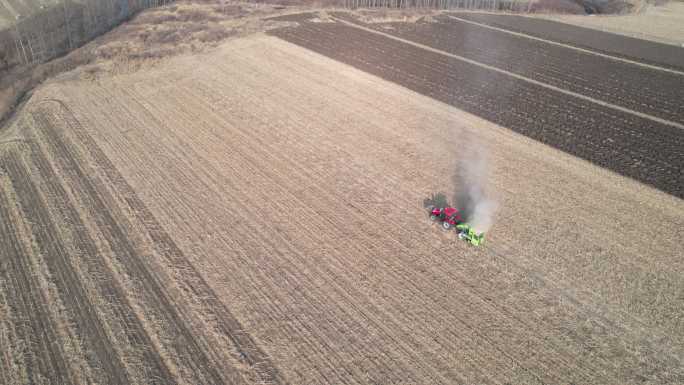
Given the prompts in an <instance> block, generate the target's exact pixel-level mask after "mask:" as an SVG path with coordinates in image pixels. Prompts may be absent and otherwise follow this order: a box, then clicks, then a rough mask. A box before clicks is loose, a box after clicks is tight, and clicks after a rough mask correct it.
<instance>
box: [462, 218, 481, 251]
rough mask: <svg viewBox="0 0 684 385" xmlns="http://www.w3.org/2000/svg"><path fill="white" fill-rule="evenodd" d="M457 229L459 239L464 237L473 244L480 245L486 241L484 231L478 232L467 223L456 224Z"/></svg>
mask: <svg viewBox="0 0 684 385" xmlns="http://www.w3.org/2000/svg"><path fill="white" fill-rule="evenodd" d="M456 230H457V231H458V238H459V239H464V240H465V241H466V242H469V243H470V244H471V245H473V246H479V245H481V244H482V243H483V242H484V233H479V234H478V233H477V232H475V229H473V228H472V227H470V226H469V225H468V224H466V223H461V224H458V225H456Z"/></svg>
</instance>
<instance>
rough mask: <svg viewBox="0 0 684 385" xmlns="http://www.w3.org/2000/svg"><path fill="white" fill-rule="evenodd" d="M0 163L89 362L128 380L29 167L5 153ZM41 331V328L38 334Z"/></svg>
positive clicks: (110, 377)
mask: <svg viewBox="0 0 684 385" xmlns="http://www.w3.org/2000/svg"><path fill="white" fill-rule="evenodd" d="M1 162H2V165H1V166H2V167H3V168H4V169H5V171H6V173H7V175H8V176H9V177H10V179H11V180H12V184H13V185H14V186H15V188H16V196H17V197H18V199H19V204H20V206H21V208H22V210H23V214H24V217H25V218H26V220H27V221H28V222H30V223H31V224H32V225H33V226H32V230H33V232H34V236H35V239H36V243H37V247H38V249H39V251H40V253H41V254H42V255H43V256H44V257H45V262H46V263H47V265H48V268H49V270H50V272H51V273H52V275H53V277H54V279H55V284H56V285H57V289H58V290H59V292H60V294H61V296H62V300H63V302H64V305H65V307H66V308H67V310H68V311H69V313H70V317H69V319H70V321H71V322H72V323H73V324H74V325H75V326H76V330H78V331H79V332H80V333H82V334H81V336H82V339H83V341H84V343H85V344H86V346H87V348H88V349H89V350H90V351H92V352H94V356H91V357H88V361H89V363H90V364H91V366H92V367H95V368H102V370H103V372H104V375H105V376H106V381H105V382H106V383H111V384H126V383H129V382H130V381H129V379H128V374H127V372H126V370H125V368H124V366H123V363H122V362H121V360H120V358H119V357H118V355H117V354H116V352H115V351H114V349H113V348H112V345H111V344H110V343H109V339H108V338H107V334H106V332H105V330H104V329H103V326H102V323H101V321H100V319H99V318H98V316H97V314H96V310H95V308H94V307H93V306H92V305H91V303H90V302H89V300H88V298H87V295H86V291H85V288H84V287H83V285H82V283H81V280H80V278H79V277H78V274H77V273H76V271H75V270H74V268H73V266H72V265H71V262H70V256H69V254H68V252H67V249H66V247H65V246H64V243H63V241H62V239H60V237H59V236H58V234H59V232H58V231H57V228H56V227H55V224H54V222H53V221H52V219H51V218H50V212H49V211H48V209H47V207H46V204H45V202H44V201H43V200H42V199H41V194H40V193H39V192H38V189H37V188H36V186H35V185H34V184H33V182H32V181H31V176H30V174H29V171H28V170H27V167H26V166H25V165H24V164H23V162H22V161H21V159H19V158H18V157H17V156H5V157H4V158H3V159H2V160H1ZM47 182H48V183H49V182H50V181H47ZM29 317H33V315H30V316H29ZM41 334H42V330H41V331H38V333H37V334H36V335H41ZM46 343H48V344H52V343H54V340H51V341H46ZM59 374H60V372H59V371H57V372H56V373H55V374H50V375H48V376H47V378H51V377H52V376H53V375H59Z"/></svg>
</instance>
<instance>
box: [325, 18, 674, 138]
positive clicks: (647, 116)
mask: <svg viewBox="0 0 684 385" xmlns="http://www.w3.org/2000/svg"><path fill="white" fill-rule="evenodd" d="M331 19H332V20H335V21H337V22H340V23H343V24H345V25H347V26H350V27H353V28H357V29H360V30H363V31H366V32H371V33H374V34H376V35H380V36H383V37H386V38H389V39H392V40H395V41H398V42H401V43H404V44H408V45H412V46H414V47H416V48H420V49H423V50H426V51H430V52H433V53H436V54H439V55H443V56H447V57H450V58H453V59H457V60H460V61H462V62H465V63H468V64H472V65H475V66H478V67H481V68H484V69H487V70H490V71H494V72H498V73H500V74H503V75H506V76H510V77H512V78H515V79H518V80H522V81H524V82H527V83H531V84H534V85H537V86H540V87H544V88H546V89H549V90H552V91H556V92H560V93H562V94H565V95H568V96H573V97H575V98H579V99H582V100H585V101H588V102H591V103H594V104H598V105H600V106H603V107H606V108H610V109H613V110H617V111H620V112H624V113H627V114H630V115H634V116H638V117H640V118H642V119H647V120H651V121H654V122H657V123H660V124H664V125H667V126H671V127H674V128H678V129H680V130H684V124H681V123H677V122H673V121H671V120H667V119H663V118H659V117H657V116H653V115H650V114H646V113H643V112H638V111H634V110H631V109H629V108H625V107H621V106H618V105H616V104H612V103H608V102H604V101H601V100H598V99H594V98H592V97H589V96H586V95H582V94H579V93H577V92H573V91H569V90H564V89H562V88H559V87H556V86H553V85H550V84H547V83H544V82H540V81H538V80H534V79H530V78H528V77H526V76H522V75H518V74H516V73H513V72H510V71H506V70H503V69H501V68H497V67H494V66H491V65H488V64H484V63H481V62H479V61H476V60H472V59H468V58H466V57H464V56H461V55H456V54H453V53H450V52H446V51H442V50H440V49H437V48H433V47H430V46H427V45H424V44H421V43H416V42H414V41H411V40H407V39H404V38H401V37H397V36H394V35H392V34H389V33H385V32H380V31H377V30H374V29H372V28H368V27H364V26H362V25H359V24H356V23H352V22H350V21H347V20H343V19H339V18H337V17H331Z"/></svg>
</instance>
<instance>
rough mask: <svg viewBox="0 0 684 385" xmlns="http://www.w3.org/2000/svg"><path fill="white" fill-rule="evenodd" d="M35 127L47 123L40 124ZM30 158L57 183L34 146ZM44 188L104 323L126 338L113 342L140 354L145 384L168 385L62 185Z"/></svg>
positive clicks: (45, 177)
mask: <svg viewBox="0 0 684 385" xmlns="http://www.w3.org/2000/svg"><path fill="white" fill-rule="evenodd" d="M39 124H43V125H44V124H49V123H48V122H45V121H43V122H41V123H39ZM32 139H38V138H32ZM62 155H63V154H62ZM31 159H32V161H33V162H34V164H36V166H37V169H38V170H39V172H40V173H41V174H42V178H43V180H46V181H58V180H60V179H59V178H58V177H57V175H55V172H54V170H53V168H52V166H51V165H50V163H49V162H48V160H47V159H46V158H45V156H44V155H43V153H42V152H41V150H40V148H38V146H37V145H34V146H33V151H32V153H31ZM70 182H71V183H72V184H71V185H72V187H73V189H72V191H79V190H81V189H79V188H78V187H76V185H77V184H79V183H80V182H82V181H78V180H76V181H75V180H71V181H70ZM46 189H47V190H46V191H44V192H45V195H46V196H48V197H50V198H51V202H50V206H51V207H52V208H53V209H54V210H55V211H57V212H58V213H59V214H58V215H59V218H56V217H55V221H59V225H60V226H68V227H69V228H70V230H71V232H70V233H71V236H72V237H73V238H72V239H71V242H72V244H73V247H74V248H75V249H76V250H77V253H78V254H79V256H78V261H79V263H80V264H81V269H83V270H85V271H87V274H88V276H89V277H90V278H91V280H92V282H93V284H94V285H95V286H96V287H97V290H98V294H99V295H100V298H101V299H102V300H103V301H106V302H107V303H108V305H109V308H110V309H111V310H112V311H113V312H114V313H115V315H116V319H113V320H107V321H106V322H108V323H112V324H113V323H118V325H121V326H120V327H121V328H122V331H123V333H124V334H125V335H126V340H125V341H117V342H118V343H125V344H126V345H127V346H129V347H131V348H133V349H134V350H135V351H139V352H142V357H143V358H144V362H143V364H144V365H145V375H146V378H147V383H149V384H168V383H172V382H174V381H173V376H172V375H171V373H170V371H169V369H168V368H167V367H166V365H165V364H164V363H163V362H162V360H161V358H160V356H159V354H158V353H157V352H156V351H155V350H154V349H153V345H152V342H151V340H150V337H149V336H148V335H147V333H146V332H145V329H144V327H143V325H142V323H141V321H140V319H139V318H138V317H137V316H136V315H135V312H134V311H133V308H132V306H131V304H130V301H129V300H128V297H127V296H126V294H125V293H124V289H123V288H122V287H121V285H120V283H119V282H118V281H117V280H116V278H115V277H114V274H113V272H112V271H111V270H109V269H108V268H107V264H106V263H105V261H103V259H102V256H101V254H100V251H99V250H98V249H97V247H96V246H95V242H94V240H93V239H92V238H91V237H90V235H89V233H88V230H87V228H86V226H85V224H84V223H83V220H82V218H81V216H80V215H79V213H78V212H77V211H76V209H75V208H74V206H73V203H72V202H71V201H70V198H69V196H68V195H67V193H66V191H65V190H64V188H63V186H62V185H61V184H59V183H48V184H46ZM74 258H76V256H74Z"/></svg>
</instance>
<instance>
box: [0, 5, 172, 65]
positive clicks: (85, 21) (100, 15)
mask: <svg viewBox="0 0 684 385" xmlns="http://www.w3.org/2000/svg"><path fill="white" fill-rule="evenodd" d="M171 2H173V0H79V1H77V2H76V1H73V0H47V1H46V2H45V3H43V5H42V6H41V7H40V9H39V10H38V11H37V12H34V13H33V14H31V15H26V16H24V15H18V16H17V20H16V22H15V24H14V26H13V27H12V29H11V30H10V31H8V33H9V35H11V39H12V41H13V44H12V45H11V46H9V47H7V48H11V50H12V51H13V52H11V53H6V55H7V56H8V57H6V58H4V61H5V64H6V65H7V66H10V65H12V64H23V65H26V64H34V63H41V62H45V61H47V60H50V59H52V58H54V57H56V56H59V55H61V54H64V53H66V52H69V51H71V50H72V49H74V48H77V47H79V46H81V45H83V44H85V43H87V42H88V41H90V40H91V39H93V38H94V37H96V36H98V35H101V34H103V33H104V32H107V31H109V30H110V29H112V28H113V27H114V26H116V25H118V24H120V23H121V22H122V21H124V20H127V19H128V18H130V17H131V16H132V15H133V14H135V13H136V12H138V11H140V10H143V9H146V8H151V7H158V6H163V5H166V4H168V3H171ZM8 33H5V36H6V35H7V34H8ZM5 36H3V37H5ZM4 46H8V44H7V42H5V44H4ZM0 60H3V58H0ZM0 64H1V63H0ZM0 69H1V68H0Z"/></svg>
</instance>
